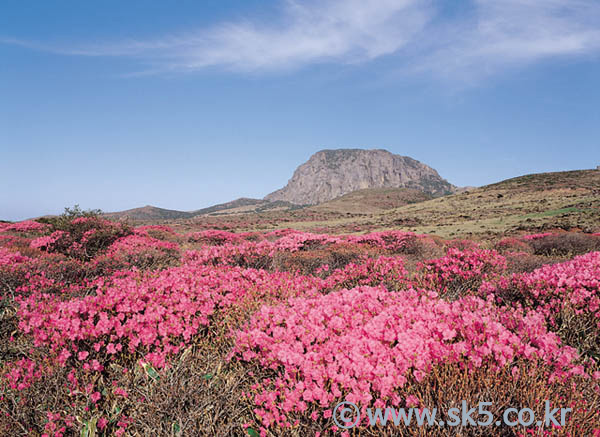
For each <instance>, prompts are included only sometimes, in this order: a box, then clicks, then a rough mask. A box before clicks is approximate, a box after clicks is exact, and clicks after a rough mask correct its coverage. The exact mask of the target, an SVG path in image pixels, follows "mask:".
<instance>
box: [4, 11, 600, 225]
mask: <svg viewBox="0 0 600 437" xmlns="http://www.w3.org/2000/svg"><path fill="white" fill-rule="evenodd" d="M457 5H458V6H457ZM599 78H600V2H598V1H597V0H569V1H567V0H527V1H523V0H495V1H492V0H471V1H464V2H445V1H434V0H420V1H415V0H373V1H369V2H366V1H364V0H344V1H341V0H318V1H317V0H305V1H302V2H300V1H291V0H288V1H272V0H269V1H267V0H260V1H258V0H244V1H237V0H236V1H234V0H219V1H203V2H198V1H183V0H180V1H178V2H162V1H161V2H159V1H133V0H129V1H127V2H123V1H116V0H114V1H111V0H105V1H102V2H81V1H68V0H61V1H58V2H46V1H41V0H40V1H31V2H23V1H17V0H7V1H5V2H2V4H1V5H0V156H1V157H2V158H1V159H0V184H1V186H2V189H1V190H0V218H2V219H10V220H17V219H23V218H27V217H34V216H38V215H42V214H47V213H57V212H60V211H62V209H63V207H64V206H71V205H74V204H76V203H78V204H80V205H81V206H82V207H84V208H101V209H103V210H105V211H114V210H121V209H127V208H132V207H137V206H142V205H146V204H152V205H156V206H160V207H164V208H172V209H181V210H193V209H197V208H201V207H205V206H208V205H211V204H214V203H219V202H224V201H228V200H232V199H234V198H237V197H241V196H246V197H263V196H264V195H266V194H267V193H269V192H271V191H273V190H275V189H277V188H280V187H281V186H283V185H284V184H285V183H286V182H287V180H288V179H289V178H290V177H291V175H292V172H293V170H294V169H295V168H296V167H297V166H298V165H299V164H300V163H302V162H304V161H305V160H306V159H308V157H309V156H310V155H311V154H312V153H314V152H316V151H317V150H320V149H323V148H342V147H344V148H348V147H353V148H354V147H356V148H385V149H388V150H390V151H392V152H394V153H399V154H402V155H408V156H411V157H413V158H415V159H418V160H420V161H422V162H424V163H426V164H428V165H431V166H432V167H434V168H436V169H437V170H438V171H439V173H440V174H441V175H442V176H443V177H444V178H446V179H448V180H449V181H450V182H452V183H454V184H456V185H461V186H463V185H483V184H486V183H491V182H496V181H498V180H501V179H506V178H509V177H513V176H517V175H521V174H526V173H534V172H543V171H558V170H566V169H580V168H592V167H595V166H596V165H600V86H599V81H598V80H599Z"/></svg>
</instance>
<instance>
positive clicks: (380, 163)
mask: <svg viewBox="0 0 600 437" xmlns="http://www.w3.org/2000/svg"><path fill="white" fill-rule="evenodd" d="M386 187H389V188H415V189H418V190H421V191H423V192H425V193H428V194H431V195H433V196H443V195H446V194H450V193H453V192H454V191H455V190H456V187H455V186H454V185H452V184H450V183H448V181H446V180H445V179H442V178H441V176H440V175H439V174H438V172H437V171H435V170H434V169H433V168H431V167H429V166H427V165H425V164H423V163H421V162H419V161H417V160H415V159H412V158H409V157H407V156H400V155H394V154H393V153H390V152H388V151H387V150H362V149H338V150H321V151H320V152H317V153H315V154H314V155H313V156H311V157H310V159H309V160H308V161H307V162H305V163H304V164H302V165H301V166H300V167H298V168H297V169H296V171H295V172H294V175H293V176H292V179H290V180H289V182H288V184H287V185H286V186H285V187H283V188H282V189H280V190H277V191H275V192H273V193H271V194H269V195H267V196H266V197H265V199H266V200H270V201H275V200H285V201H287V202H291V203H295V204H298V205H315V204H318V203H321V202H326V201H328V200H331V199H334V198H336V197H338V196H341V195H343V194H346V193H350V192H352V191H356V190H361V189H364V188H386Z"/></svg>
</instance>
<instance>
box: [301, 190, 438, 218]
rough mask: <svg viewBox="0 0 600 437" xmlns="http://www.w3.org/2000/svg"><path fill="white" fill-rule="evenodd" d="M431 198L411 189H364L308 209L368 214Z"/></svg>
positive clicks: (429, 195)
mask: <svg viewBox="0 0 600 437" xmlns="http://www.w3.org/2000/svg"><path fill="white" fill-rule="evenodd" d="M432 197H433V196H432V195H431V194H427V193H424V192H422V191H420V190H415V189H412V188H366V189H364V190H357V191H352V192H351V193H348V194H344V195H343V196H340V197H336V198H335V199H333V200H330V201H328V202H324V203H321V204H319V205H316V206H312V207H311V208H310V209H311V210H315V211H324V212H338V213H351V214H369V213H375V212H380V211H385V210H388V209H393V208H398V207H400V206H404V205H408V204H411V203H418V202H424V201H426V200H430V199H431V198H432Z"/></svg>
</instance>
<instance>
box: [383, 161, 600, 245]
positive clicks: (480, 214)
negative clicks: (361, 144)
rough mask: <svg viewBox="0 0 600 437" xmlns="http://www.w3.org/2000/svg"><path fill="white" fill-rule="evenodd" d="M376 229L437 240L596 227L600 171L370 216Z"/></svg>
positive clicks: (534, 179) (542, 176)
mask: <svg viewBox="0 0 600 437" xmlns="http://www.w3.org/2000/svg"><path fill="white" fill-rule="evenodd" d="M372 220H373V221H374V222H376V223H377V224H378V227H382V228H390V227H403V225H404V224H405V223H415V225H413V226H412V227H411V228H412V229H414V230H416V231H418V232H430V233H435V234H438V235H442V236H458V235H461V236H468V235H474V234H489V233H492V234H494V233H497V234H501V233H502V234H504V233H511V232H518V231H523V232H526V231H527V232H535V231H543V230H547V229H571V228H578V229H582V230H584V231H596V232H597V231H598V230H599V229H600V171H598V170H577V171H565V172H556V173H539V174H531V175H525V176H520V177H516V178H512V179H507V180H505V181H501V182H498V183H494V184H491V185H486V186H483V187H480V188H474V189H470V190H467V191H464V192H462V193H458V194H454V195H450V196H446V197H442V198H438V199H433V200H429V201H426V202H421V203H416V204H412V205H406V206H402V207H400V208H397V209H393V210H390V211H386V212H384V213H381V214H379V215H374V216H373V218H372Z"/></svg>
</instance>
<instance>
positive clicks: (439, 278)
mask: <svg viewBox="0 0 600 437" xmlns="http://www.w3.org/2000/svg"><path fill="white" fill-rule="evenodd" d="M420 268H421V269H422V270H423V271H424V278H423V279H424V284H425V285H426V286H428V287H431V289H434V290H440V288H442V289H443V288H444V287H445V286H447V285H448V284H450V283H452V282H454V281H468V280H471V279H484V280H485V279H488V278H490V277H492V276H497V275H500V274H502V273H503V272H504V271H505V270H506V258H505V257H503V256H502V255H500V254H499V253H498V252H496V251H495V250H485V249H467V250H459V249H456V248H449V249H448V250H447V252H446V256H444V257H442V258H437V259H432V260H428V261H425V262H423V263H421V264H420ZM440 291H442V290H440Z"/></svg>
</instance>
